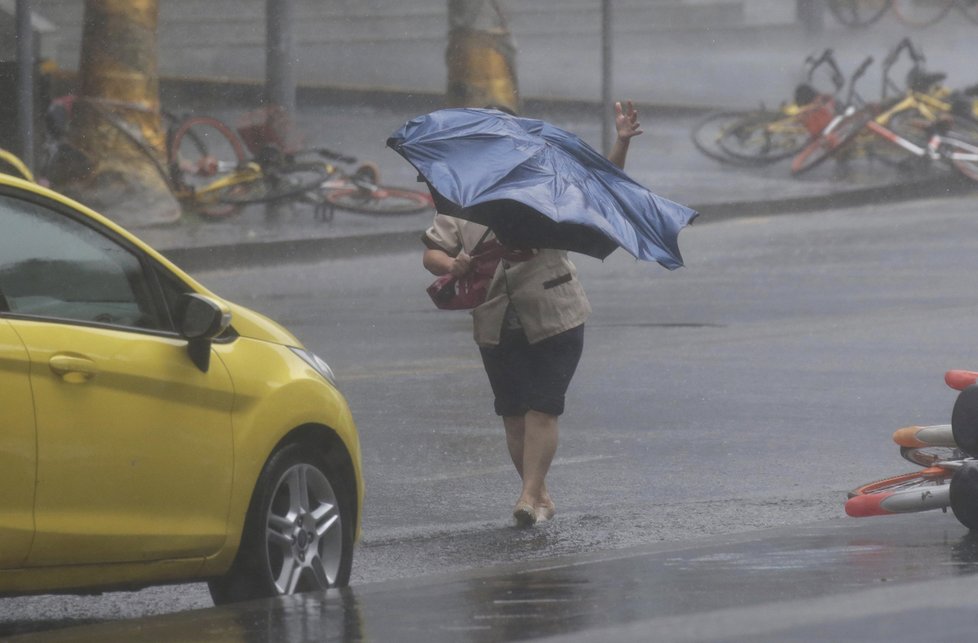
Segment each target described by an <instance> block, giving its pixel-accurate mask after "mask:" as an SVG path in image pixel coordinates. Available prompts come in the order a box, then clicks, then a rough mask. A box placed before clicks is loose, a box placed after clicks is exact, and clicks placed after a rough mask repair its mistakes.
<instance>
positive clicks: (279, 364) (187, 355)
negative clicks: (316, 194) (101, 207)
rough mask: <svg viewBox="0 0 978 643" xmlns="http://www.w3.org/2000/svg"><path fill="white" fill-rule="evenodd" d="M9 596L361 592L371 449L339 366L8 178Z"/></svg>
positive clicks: (5, 510)
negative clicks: (357, 560) (356, 569)
mask: <svg viewBox="0 0 978 643" xmlns="http://www.w3.org/2000/svg"><path fill="white" fill-rule="evenodd" d="M0 418H2V423H0V595H14V594H29V593H51V592H66V591H67V592H71V591H80V592H85V591H91V590H95V589H107V588H112V589H119V588H138V587H143V586H147V585H154V584H162V583H173V582H186V581H199V580H206V581H208V584H209V587H210V590H211V595H212V596H213V598H214V601H215V603H218V604H220V603H226V602H230V601H235V600H243V599H248V598H257V597H264V596H274V595H280V594H291V593H294V592H300V591H309V590H316V589H321V588H325V587H332V586H342V585H345V584H346V583H347V582H348V581H349V577H350V568H351V565H352V561H353V545H354V542H355V541H356V540H357V538H358V536H359V521H360V508H361V504H362V500H363V480H362V477H361V465H360V445H359V438H358V436H357V431H356V426H355V425H354V422H353V418H352V417H351V414H350V410H349V407H348V405H347V402H346V400H345V399H344V398H343V396H342V394H340V392H339V391H338V390H337V388H336V385H335V383H334V380H333V374H332V372H331V371H330V368H329V366H327V364H326V363H325V362H324V361H323V360H321V359H320V358H319V357H317V356H316V355H314V354H313V353H311V352H309V351H308V350H306V349H305V348H303V347H302V345H301V344H300V343H299V341H298V340H297V339H296V338H295V337H294V336H293V335H292V334H291V333H289V332H288V331H287V330H285V329H284V328H282V327H281V326H279V325H278V324H276V323H275V322H272V321H271V320H269V319H267V318H265V317H263V316H262V315H259V314H258V313H255V312H253V311H251V310H248V309H247V308H244V307H242V306H238V305H235V304H233V303H231V302H227V301H225V300H223V299H221V298H219V297H217V296H216V295H214V294H213V293H211V292H209V291H208V290H207V289H205V288H204V287H203V286H201V285H200V284H198V283H197V282H196V281H194V280H193V279H192V278H190V277H189V276H188V275H186V274H185V273H184V272H182V271H180V270H179V269H178V268H177V267H175V266H174V265H172V264H171V263H170V262H169V261H167V260H166V259H165V258H164V257H163V256H162V255H160V254H158V253H157V252H156V251H154V250H153V249H152V248H150V247H148V246H147V245H146V244H144V243H142V242H141V241H139V240H138V239H137V238H136V237H134V236H133V235H131V234H130V233H128V232H126V231H125V230H123V229H122V228H120V227H119V226H118V225H116V224H114V223H112V222H111V221H109V220H108V219H106V218H104V217H102V216H100V215H98V214H97V213H95V212H92V211H91V210H89V209H87V208H85V207H84V206H82V205H80V204H78V203H75V202H74V201H71V200H70V199H67V198H65V197H63V196H61V195H59V194H57V193H55V192H52V191H50V190H47V189H45V188H43V187H40V186H38V185H35V184H33V183H29V182H27V181H23V180H20V179H17V178H13V177H10V176H5V175H0Z"/></svg>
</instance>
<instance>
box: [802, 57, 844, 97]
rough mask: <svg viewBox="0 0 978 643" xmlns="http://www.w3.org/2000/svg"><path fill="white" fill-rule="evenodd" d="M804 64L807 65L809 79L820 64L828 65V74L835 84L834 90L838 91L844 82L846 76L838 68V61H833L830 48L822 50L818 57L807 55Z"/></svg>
mask: <svg viewBox="0 0 978 643" xmlns="http://www.w3.org/2000/svg"><path fill="white" fill-rule="evenodd" d="M805 64H806V65H808V80H809V81H811V80H812V77H813V76H814V75H815V70H817V69H818V68H819V67H821V66H822V65H828V67H829V71H830V76H831V79H832V84H833V85H835V91H839V90H840V89H842V88H843V87H845V84H846V77H845V75H844V74H843V73H842V70H841V69H839V65H838V63H836V61H835V53H834V52H833V51H832V49H826V50H825V51H823V52H822V55H821V56H819V57H818V58H813V57H812V56H808V57H807V58H805Z"/></svg>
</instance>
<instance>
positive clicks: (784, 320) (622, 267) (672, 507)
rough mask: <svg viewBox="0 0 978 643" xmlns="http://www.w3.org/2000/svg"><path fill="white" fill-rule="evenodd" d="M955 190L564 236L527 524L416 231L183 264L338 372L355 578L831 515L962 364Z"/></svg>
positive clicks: (177, 603)
mask: <svg viewBox="0 0 978 643" xmlns="http://www.w3.org/2000/svg"><path fill="white" fill-rule="evenodd" d="M973 210H974V199H973V197H963V198H952V199H934V200H925V201H916V202H910V203H905V204H889V205H883V206H867V207H861V208H853V209H845V210H838V211H833V212H824V213H807V214H804V213H803V214H793V215H782V216H771V217H752V218H751V217H748V218H741V219H736V220H731V221H726V222H717V223H710V224H704V225H694V226H693V227H692V228H690V229H688V230H687V231H685V232H683V234H682V236H681V239H680V242H681V247H682V249H683V252H684V255H685V257H686V260H687V264H688V265H687V267H686V268H684V269H681V270H679V271H676V272H674V273H669V272H667V271H665V270H663V269H661V268H659V267H657V266H652V265H647V264H642V263H637V262H635V261H633V260H631V259H629V258H628V257H626V256H624V255H623V254H621V253H616V254H615V255H612V257H611V258H609V259H608V260H607V261H606V262H604V263H601V262H597V261H594V260H590V259H586V258H579V259H578V260H577V264H578V267H579V270H580V273H581V278H582V281H583V283H584V285H585V287H586V289H587V290H588V293H589V295H590V297H591V300H592V304H593V306H594V309H595V313H594V316H593V317H592V319H591V321H590V322H589V326H588V331H587V338H586V347H585V354H584V357H583V360H582V363H581V367H580V369H579V372H578V375H577V377H576V378H575V381H574V383H573V386H572V389H571V393H570V401H569V405H568V412H567V415H566V416H565V418H564V420H563V421H562V443H561V447H560V450H559V452H558V458H557V461H556V462H555V464H554V468H553V471H552V476H551V486H552V489H553V492H554V495H555V499H556V501H557V505H558V518H557V520H555V521H554V522H553V523H551V524H548V525H545V526H542V527H541V528H539V529H535V530H532V531H526V532H521V531H516V530H514V529H512V528H511V527H510V525H509V522H510V519H509V512H510V510H511V505H512V503H513V502H514V501H515V498H516V495H517V493H518V486H517V479H516V476H515V474H514V473H513V472H512V471H511V466H510V465H509V464H508V460H507V457H506V455H505V450H504V446H503V441H502V435H501V430H500V429H499V427H498V426H497V420H496V419H495V418H494V417H493V416H492V414H491V400H490V398H489V395H488V387H487V386H486V383H485V381H484V377H485V376H484V374H483V373H482V372H481V368H480V366H479V364H478V358H477V355H476V352H475V349H474V346H473V345H472V343H471V339H470V324H469V320H468V318H467V316H466V315H465V314H464V313H457V314H456V313H444V312H439V311H436V310H434V309H433V308H432V307H431V306H430V304H429V303H428V301H427V300H426V298H425V295H424V291H423V289H424V286H425V285H426V283H427V281H428V278H427V277H426V276H425V274H424V273H423V271H422V269H421V266H420V256H419V253H418V252H417V251H416V250H411V251H404V252H397V253H392V254H387V255H380V256H369V257H362V258H352V259H341V260H335V261H327V262H323V263H319V264H300V265H283V266H279V267H275V268H263V269H250V270H249V269H247V268H240V269H231V268H229V269H225V270H220V271H211V272H206V273H199V274H198V275H197V276H198V277H199V278H200V279H201V280H202V281H203V282H204V283H205V284H207V285H208V286H210V287H211V288H212V289H214V290H215V291H216V292H218V293H220V294H222V295H224V296H227V297H228V298H230V299H233V300H236V301H238V302H240V303H243V304H245V305H249V306H252V307H254V308H256V309H258V310H259V311H261V312H264V313H267V314H269V315H271V316H273V317H274V318H276V319H278V320H279V321H281V322H283V323H284V324H285V325H287V326H288V327H290V328H291V329H292V330H293V331H294V332H295V333H296V334H297V335H298V336H299V337H300V339H302V340H303V341H304V342H305V343H306V344H307V345H308V346H309V347H311V348H312V349H314V350H315V351H316V352H318V353H319V354H321V355H322V356H324V357H325V358H326V359H327V361H329V362H330V363H331V365H332V366H333V367H334V369H335V370H336V371H337V373H338V375H339V378H340V382H341V387H342V389H343V390H344V392H345V393H346V394H347V396H348V397H349V399H350V402H351V405H352V408H353V412H354V415H355V417H356V418H357V421H358V424H359V426H360V430H361V434H362V438H363V444H364V466H365V475H366V482H367V492H368V494H367V502H366V506H365V513H364V524H363V527H364V531H363V541H362V543H361V545H360V547H359V550H358V552H357V557H356V562H355V565H354V578H353V582H354V585H355V586H361V585H363V584H364V583H369V582H372V581H378V580H383V579H407V580H414V579H418V578H419V577H422V576H425V575H428V574H432V573H436V572H451V571H461V570H471V569H476V568H482V567H486V566H489V565H493V564H497V563H512V562H517V561H526V560H541V559H549V558H552V557H554V556H561V555H576V554H584V553H587V552H596V551H607V550H614V549H620V548H625V547H630V546H636V545H643V544H649V543H660V542H672V543H675V542H690V541H694V539H697V538H701V537H703V536H708V535H711V534H733V533H745V532H750V531H752V530H757V529H762V528H766V527H774V526H784V525H806V524H812V523H820V522H823V521H827V520H830V519H834V518H839V517H840V516H842V500H843V498H844V492H845V490H846V489H848V488H850V487H852V486H855V485H856V484H857V483H860V482H864V481H867V480H871V479H874V478H878V477H881V476H883V475H887V474H892V473H897V472H900V471H902V470H904V469H905V468H906V467H905V466H904V464H903V463H902V460H900V459H899V457H898V455H897V453H896V448H895V447H893V446H892V444H891V443H889V435H890V433H891V432H892V430H893V429H895V428H897V427H899V426H903V425H906V424H911V423H932V422H946V421H947V419H948V417H949V412H950V406H951V404H952V402H953V399H954V396H953V392H952V391H950V390H949V389H947V388H946V387H945V386H944V384H943V382H942V374H943V372H944V370H946V369H948V368H954V367H959V368H960V367H964V368H967V367H969V366H974V365H973V364H969V362H970V361H971V360H972V359H973V356H972V351H971V350H970V349H969V346H970V339H971V337H972V333H973V316H974V304H973V288H972V287H971V284H970V281H969V279H968V275H970V274H974V272H975V271H976V269H978V265H976V264H978V252H976V247H975V246H976V245H978V219H976V218H975V217H974V214H973ZM934 518H935V519H936V520H943V521H945V523H944V524H947V521H950V524H951V525H952V526H953V525H956V523H955V522H954V521H953V519H952V518H951V517H950V516H942V515H940V514H935V515H934ZM880 524H881V528H882V529H891V528H892V526H887V525H884V524H883V523H880ZM892 524H893V523H892V522H890V523H889V525H892ZM891 560H893V561H895V564H899V555H897V556H895V557H893V558H892V559H891ZM745 591H746V590H745ZM786 591H788V590H786ZM788 595H789V596H790V591H788ZM209 605H210V600H209V598H208V597H207V594H206V590H205V588H204V587H203V586H202V585H189V586H178V587H173V588H154V589H151V590H146V591H144V592H140V593H137V594H132V595H130V594H122V595H120V594H108V595H105V596H102V597H97V598H63V597H49V598H31V599H27V598H24V599H5V600H3V601H2V609H0V633H10V632H12V631H24V630H25V629H26V630H31V629H36V628H45V627H51V626H55V627H58V626H64V625H71V624H79V623H84V622H90V621H93V620H94V621H97V620H103V619H110V620H111V619H118V618H127V617H133V616H139V615H145V614H155V613H167V612H175V611H182V610H186V609H189V608H194V607H207V606H209Z"/></svg>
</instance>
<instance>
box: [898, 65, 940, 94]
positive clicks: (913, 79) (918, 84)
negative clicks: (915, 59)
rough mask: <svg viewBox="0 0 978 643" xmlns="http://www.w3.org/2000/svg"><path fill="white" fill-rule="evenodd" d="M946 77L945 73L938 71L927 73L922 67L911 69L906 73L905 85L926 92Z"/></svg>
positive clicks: (913, 89)
mask: <svg viewBox="0 0 978 643" xmlns="http://www.w3.org/2000/svg"><path fill="white" fill-rule="evenodd" d="M945 78H947V74H945V73H944V72H940V71H935V72H931V73H928V72H926V71H924V70H922V69H911V70H910V71H909V72H908V73H907V87H909V88H910V89H911V90H912V91H915V92H927V91H930V89H931V88H932V87H933V86H934V85H936V84H938V83H940V82H941V81H942V80H944V79H945Z"/></svg>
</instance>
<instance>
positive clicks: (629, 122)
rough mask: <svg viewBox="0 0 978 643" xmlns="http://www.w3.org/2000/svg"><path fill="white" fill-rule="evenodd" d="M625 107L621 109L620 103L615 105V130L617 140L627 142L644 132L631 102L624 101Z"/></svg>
mask: <svg viewBox="0 0 978 643" xmlns="http://www.w3.org/2000/svg"><path fill="white" fill-rule="evenodd" d="M625 105H626V108H624V109H623V108H622V106H621V102H617V103H615V129H616V130H618V139H619V140H621V141H627V140H629V139H630V138H632V137H633V136H638V135H639V134H642V133H643V132H644V130H643V129H642V125H641V123H639V122H638V111H636V109H635V106H634V105H632V101H626V102H625Z"/></svg>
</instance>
